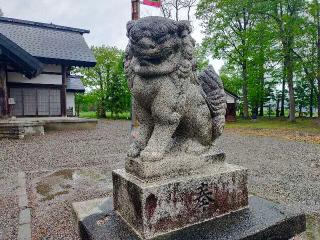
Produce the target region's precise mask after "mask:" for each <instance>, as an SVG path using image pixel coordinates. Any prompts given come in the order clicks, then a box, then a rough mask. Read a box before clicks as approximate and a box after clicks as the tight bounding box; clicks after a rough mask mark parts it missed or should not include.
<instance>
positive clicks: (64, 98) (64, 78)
mask: <svg viewBox="0 0 320 240" xmlns="http://www.w3.org/2000/svg"><path fill="white" fill-rule="evenodd" d="M61 115H62V117H66V116H67V67H66V66H65V65H62V86H61Z"/></svg>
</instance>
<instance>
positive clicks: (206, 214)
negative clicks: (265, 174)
mask: <svg viewBox="0 0 320 240" xmlns="http://www.w3.org/2000/svg"><path fill="white" fill-rule="evenodd" d="M113 186H114V195H113V196H114V209H115V211H116V212H117V213H118V214H119V215H120V216H121V217H122V218H123V219H124V220H125V221H126V222H127V224H128V225H129V226H131V227H132V228H133V229H134V230H135V231H136V232H137V234H138V235H140V236H141V237H142V238H143V239H152V238H154V237H156V236H159V235H163V234H166V233H169V232H172V231H176V230H179V229H182V228H185V227H188V226H191V225H194V224H199V223H202V222H205V221H208V220H211V219H214V218H217V217H220V216H222V215H226V214H228V213H231V212H235V211H238V210H241V209H244V208H247V206H248V191H247V170H246V169H245V168H242V167H239V166H235V165H230V164H226V163H220V164H217V165H215V167H214V168H212V169H210V170H208V171H206V172H203V173H201V174H198V175H191V176H186V177H177V178H170V179H161V180H159V181H156V182H144V181H142V180H139V179H138V178H136V177H135V176H134V175H131V174H129V173H127V172H126V171H125V170H123V169H121V170H115V171H113Z"/></svg>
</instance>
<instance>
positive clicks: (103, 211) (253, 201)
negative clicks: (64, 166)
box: [73, 197, 306, 240]
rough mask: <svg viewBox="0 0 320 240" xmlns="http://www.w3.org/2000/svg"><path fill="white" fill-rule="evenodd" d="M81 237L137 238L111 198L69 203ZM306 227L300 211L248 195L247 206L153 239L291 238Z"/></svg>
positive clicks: (90, 239)
mask: <svg viewBox="0 0 320 240" xmlns="http://www.w3.org/2000/svg"><path fill="white" fill-rule="evenodd" d="M73 209H74V212H75V213H76V215H77V221H78V224H79V228H80V233H81V238H82V239H83V240H111V239H125V240H139V239H141V238H140V237H139V236H138V235H137V234H136V233H135V232H134V231H133V230H132V229H131V228H130V227H129V226H128V225H127V224H126V223H125V222H124V221H123V219H122V218H121V217H119V215H118V214H117V213H116V212H115V211H114V210H113V201H112V198H104V199H95V200H93V201H85V202H79V203H75V204H73ZM305 230H306V218H305V216H304V214H301V213H295V212H292V211H291V210H288V209H287V208H285V207H284V206H282V205H279V204H275V203H273V202H270V201H267V200H264V199H261V198H259V197H250V198H249V208H247V209H244V210H242V211H237V212H234V213H231V214H228V215H225V216H222V217H220V218H216V219H213V220H210V221H207V222H204V223H201V224H197V225H193V226H190V227H187V228H183V229H181V230H179V231H175V232H171V233H168V234H166V235H163V236H160V237H157V238H155V240H230V239H232V240H248V239H250V240H262V239H264V240H267V239H281V240H285V239H291V238H293V237H294V236H296V235H298V234H300V233H302V232H304V231H305Z"/></svg>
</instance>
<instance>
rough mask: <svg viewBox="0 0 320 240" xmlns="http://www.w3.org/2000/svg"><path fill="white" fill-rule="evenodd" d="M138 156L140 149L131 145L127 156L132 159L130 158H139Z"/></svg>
mask: <svg viewBox="0 0 320 240" xmlns="http://www.w3.org/2000/svg"><path fill="white" fill-rule="evenodd" d="M139 155H140V148H139V147H138V146H136V144H133V145H131V147H130V149H129V151H128V153H127V156H128V157H132V158H136V157H139Z"/></svg>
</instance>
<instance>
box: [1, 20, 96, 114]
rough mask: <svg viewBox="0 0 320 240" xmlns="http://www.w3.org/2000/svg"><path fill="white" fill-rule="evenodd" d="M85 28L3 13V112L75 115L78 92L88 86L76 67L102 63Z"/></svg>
mask: <svg viewBox="0 0 320 240" xmlns="http://www.w3.org/2000/svg"><path fill="white" fill-rule="evenodd" d="M84 33H89V31H88V30H83V29H77V28H70V27H64V26H58V25H54V24H45V23H39V22H31V21H25V20H18V19H12V18H5V17H0V117H6V116H8V115H10V114H11V115H13V116H17V117H41V116H47V117H48V116H67V115H74V114H75V93H76V92H84V91H85V89H84V86H83V84H82V82H81V80H80V78H79V77H77V76H72V75H70V68H71V67H73V66H79V67H92V66H95V64H96V60H95V58H94V56H93V53H92V52H91V50H90V48H89V47H88V45H87V44H86V42H85V40H84V37H83V34H84ZM11 104H13V105H11ZM9 106H11V107H9ZM10 108H11V109H10Z"/></svg>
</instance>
